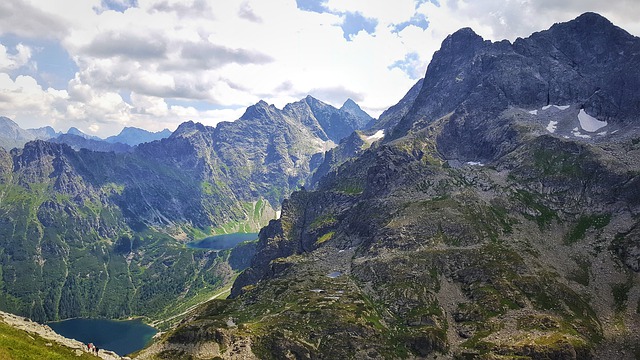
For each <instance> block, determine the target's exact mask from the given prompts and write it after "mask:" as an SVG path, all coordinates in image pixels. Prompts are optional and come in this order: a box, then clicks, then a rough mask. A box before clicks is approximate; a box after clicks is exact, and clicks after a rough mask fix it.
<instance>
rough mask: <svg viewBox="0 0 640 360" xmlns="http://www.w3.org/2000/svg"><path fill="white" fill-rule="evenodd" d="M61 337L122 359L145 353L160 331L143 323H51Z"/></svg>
mask: <svg viewBox="0 0 640 360" xmlns="http://www.w3.org/2000/svg"><path fill="white" fill-rule="evenodd" d="M47 325H49V326H50V327H51V328H52V329H53V330H54V331H55V332H57V333H58V334H60V335H62V336H64V337H68V338H70V339H76V340H78V341H82V342H83V343H85V345H86V344H88V343H94V344H95V345H96V346H97V347H98V348H100V349H105V350H111V351H113V352H115V353H116V354H118V355H120V356H124V355H127V354H130V353H132V352H134V351H137V350H140V349H142V348H143V347H144V346H145V345H147V343H148V342H149V341H150V340H151V338H152V337H153V335H155V334H156V332H158V330H156V329H154V328H152V327H151V326H149V325H147V324H145V323H143V322H142V321H141V320H126V321H114V320H104V319H69V320H64V321H57V322H51V323H47Z"/></svg>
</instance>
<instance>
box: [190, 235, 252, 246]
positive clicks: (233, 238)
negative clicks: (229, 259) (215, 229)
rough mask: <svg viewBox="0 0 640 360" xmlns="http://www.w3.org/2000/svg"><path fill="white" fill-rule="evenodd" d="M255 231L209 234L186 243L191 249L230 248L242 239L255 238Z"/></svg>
mask: <svg viewBox="0 0 640 360" xmlns="http://www.w3.org/2000/svg"><path fill="white" fill-rule="evenodd" d="M257 238H258V234H257V233H235V234H224V235H216V236H211V237H208V238H206V239H202V240H198V241H192V242H190V243H188V244H187V247H188V248H192V249H208V250H225V249H231V248H233V247H235V246H236V245H238V244H240V243H241V242H243V241H249V240H255V239H257Z"/></svg>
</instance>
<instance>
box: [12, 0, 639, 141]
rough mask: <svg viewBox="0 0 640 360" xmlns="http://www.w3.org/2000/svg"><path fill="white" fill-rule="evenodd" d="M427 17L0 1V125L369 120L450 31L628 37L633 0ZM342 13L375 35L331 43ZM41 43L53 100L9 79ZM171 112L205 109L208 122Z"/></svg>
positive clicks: (422, 5)
mask: <svg viewBox="0 0 640 360" xmlns="http://www.w3.org/2000/svg"><path fill="white" fill-rule="evenodd" d="M439 3H440V5H435V4H434V2H431V1H426V2H425V1H419V2H417V1H414V0H397V1H393V2H390V1H375V2H373V1H370V0H340V1H337V0H328V1H327V2H326V7H327V9H329V11H330V12H326V13H322V14H320V13H316V12H309V11H302V10H300V9H298V8H297V6H296V1H295V0H270V1H268V2H267V1H261V0H209V1H205V0H138V1H137V2H136V1H129V0H109V1H101V0H83V1H80V2H79V1H76V0H31V1H28V0H6V1H3V2H0V35H1V34H9V33H11V34H16V35H17V36H19V37H20V41H22V44H20V45H18V46H15V47H14V46H13V45H12V46H2V45H0V46H1V47H0V115H7V116H10V117H14V118H15V119H16V120H17V121H21V122H20V123H21V125H23V126H25V127H27V126H42V125H46V124H50V123H52V122H53V123H54V125H55V126H56V127H57V128H58V129H61V130H65V127H68V126H77V127H78V128H80V129H81V130H86V131H93V132H94V133H96V134H98V135H101V136H106V135H111V134H114V133H118V132H119V131H120V129H121V128H122V127H123V126H138V127H143V128H147V129H149V130H161V129H162V128H164V127H169V128H172V129H173V128H175V127H176V126H177V125H178V124H179V123H180V122H182V121H186V120H194V121H201V122H204V123H206V124H208V125H213V124H216V123H217V122H219V121H224V120H226V121H230V120H234V119H236V118H238V117H239V116H240V115H241V114H242V113H243V108H244V107H246V106H248V105H251V104H253V103H255V102H257V101H258V100H260V99H264V100H266V101H267V102H269V103H274V104H276V106H278V107H282V106H284V105H285V104H286V103H288V102H292V101H297V100H299V99H300V98H302V97H304V96H306V95H307V94H313V95H314V96H317V97H319V98H320V99H321V100H324V101H327V102H330V103H332V104H333V105H335V106H340V105H341V104H342V102H343V101H344V100H346V98H347V97H351V98H354V99H356V100H358V102H359V104H360V105H361V106H362V107H363V108H364V109H365V110H368V111H370V112H371V113H372V115H374V116H376V115H378V114H379V113H380V112H381V111H382V110H384V109H386V108H387V107H389V106H391V105H393V104H394V103H395V102H396V101H398V100H399V99H400V98H401V97H402V96H403V95H404V94H405V93H406V91H408V89H409V88H410V87H411V86H412V85H413V83H415V81H416V77H417V76H422V74H424V72H425V70H426V65H427V63H428V62H429V61H430V59H431V56H432V54H433V52H434V51H436V50H437V49H438V48H439V47H440V44H441V42H442V40H443V39H444V38H445V37H446V36H447V35H449V34H450V33H452V32H454V31H456V30H458V29H459V28H461V27H472V28H473V29H474V31H476V32H477V33H478V34H480V35H481V36H483V37H484V38H485V39H491V40H501V39H502V38H508V39H510V40H514V39H515V38H516V37H518V36H520V37H522V36H528V35H529V34H530V33H532V32H533V31H539V30H542V29H545V28H548V27H549V26H551V25H552V24H553V23H555V22H560V21H567V20H570V19H572V18H574V17H576V16H577V15H579V14H580V13H582V12H585V11H598V12H600V13H602V14H603V15H605V16H607V17H608V18H609V19H610V20H612V21H613V22H614V23H615V24H617V25H619V26H621V27H623V28H625V29H627V30H629V31H631V32H632V33H635V34H640V25H639V24H640V23H638V22H637V21H636V19H637V18H639V17H640V6H638V4H637V3H636V2H635V0H610V1H608V2H606V3H603V2H601V1H597V0H568V1H563V2H558V1H552V0H509V1H504V2H495V1H492V0H491V1H490V0H440V1H439ZM417 5H419V6H417ZM416 6H417V7H416ZM347 12H350V13H359V14H360V15H362V16H364V17H365V18H371V19H374V20H375V21H376V22H377V24H378V25H377V26H376V27H375V32H374V33H372V34H369V33H367V32H366V31H360V32H359V33H357V34H355V35H353V36H352V37H351V38H350V41H347V40H345V39H344V33H343V29H342V28H341V25H342V24H343V22H344V14H345V13H347ZM7 14H8V15H7ZM416 14H419V15H421V16H424V17H425V18H426V19H427V21H428V23H429V26H428V27H427V28H426V29H422V28H421V27H419V26H414V25H410V24H409V21H410V20H412V19H415V18H416ZM399 24H404V25H403V26H402V27H397V25H399ZM398 30H399V31H398ZM43 37H46V38H53V39H59V41H60V42H61V44H62V46H63V47H64V48H65V49H66V50H67V51H68V52H69V54H70V56H71V58H72V59H73V60H74V62H75V63H76V64H77V67H78V72H77V73H76V74H75V77H74V78H73V79H71V80H70V81H69V84H68V87H67V88H66V89H58V90H54V89H49V88H45V87H43V86H41V85H39V84H37V82H36V80H35V79H34V78H33V77H30V76H23V77H20V76H18V77H15V78H14V77H13V76H15V75H16V74H20V73H21V69H22V68H23V67H25V65H31V63H32V62H33V61H34V60H33V57H32V56H31V48H30V46H29V42H28V40H29V39H30V38H32V39H40V38H43ZM394 64H395V66H394ZM35 65H37V64H35ZM35 65H34V68H35ZM3 71H4V72H5V73H1V72H3ZM8 74H11V76H9V75H8ZM121 94H127V95H126V96H124V98H123V95H121ZM129 94H130V95H129ZM173 100H184V101H186V103H188V102H189V101H198V102H199V104H206V103H209V104H211V108H212V110H207V109H203V107H202V106H198V107H197V108H196V107H190V106H182V105H170V104H174V103H175V101H173ZM213 109H215V110H213Z"/></svg>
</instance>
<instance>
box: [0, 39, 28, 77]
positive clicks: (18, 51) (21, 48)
mask: <svg viewBox="0 0 640 360" xmlns="http://www.w3.org/2000/svg"><path fill="white" fill-rule="evenodd" d="M30 59H31V48H30V47H28V46H25V45H23V44H18V45H16V47H15V54H10V53H9V52H7V48H6V47H5V46H4V45H2V44H0V71H9V70H16V69H19V68H21V67H23V66H24V65H26V64H27V63H29V60H30Z"/></svg>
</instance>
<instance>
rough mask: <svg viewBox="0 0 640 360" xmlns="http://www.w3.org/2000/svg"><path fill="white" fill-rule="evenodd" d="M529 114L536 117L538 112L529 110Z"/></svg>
mask: <svg viewBox="0 0 640 360" xmlns="http://www.w3.org/2000/svg"><path fill="white" fill-rule="evenodd" d="M529 114H531V115H538V110H531V111H529Z"/></svg>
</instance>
